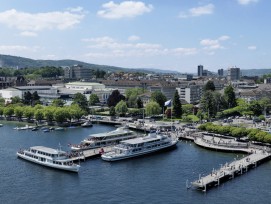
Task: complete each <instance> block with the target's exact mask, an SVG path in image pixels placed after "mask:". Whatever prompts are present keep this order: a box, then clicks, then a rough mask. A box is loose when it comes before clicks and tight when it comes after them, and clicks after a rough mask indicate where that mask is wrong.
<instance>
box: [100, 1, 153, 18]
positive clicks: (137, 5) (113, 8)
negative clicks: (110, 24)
mask: <svg viewBox="0 0 271 204" xmlns="http://www.w3.org/2000/svg"><path fill="white" fill-rule="evenodd" d="M102 7H103V10H100V11H98V12H97V15H98V16H100V17H103V18H108V19H120V18H133V17H136V16H139V15H142V14H144V13H149V12H151V11H152V9H153V6H152V5H151V4H149V5H145V3H143V2H141V1H124V2H121V3H120V4H117V3H114V1H110V2H108V3H105V4H103V5H102Z"/></svg>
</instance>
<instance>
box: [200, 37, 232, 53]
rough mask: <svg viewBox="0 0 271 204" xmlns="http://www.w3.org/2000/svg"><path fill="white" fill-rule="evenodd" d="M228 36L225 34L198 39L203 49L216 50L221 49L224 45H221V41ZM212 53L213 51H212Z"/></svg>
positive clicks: (227, 38)
mask: <svg viewBox="0 0 271 204" xmlns="http://www.w3.org/2000/svg"><path fill="white" fill-rule="evenodd" d="M229 39H230V37H229V36H227V35H223V36H221V37H219V38H218V39H215V40H213V39H203V40H201V41H200V45H202V46H204V47H203V49H205V50H217V49H223V48H224V47H223V46H222V45H221V41H226V40H229ZM212 54H213V52H212Z"/></svg>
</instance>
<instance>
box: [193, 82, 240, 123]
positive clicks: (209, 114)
mask: <svg viewBox="0 0 271 204" xmlns="http://www.w3.org/2000/svg"><path fill="white" fill-rule="evenodd" d="M203 91H204V93H203V96H202V98H201V100H200V110H199V112H198V116H199V118H201V119H203V118H205V119H209V118H213V117H215V116H216V115H217V114H218V113H219V112H221V111H223V110H225V109H230V108H234V107H235V106H236V105H237V103H236V98H235V93H234V88H233V87H232V86H231V85H229V86H227V87H226V88H225V89H224V94H223V95H222V94H221V93H219V92H217V91H215V86H214V83H213V81H208V82H207V83H206V85H205V86H204V90H203Z"/></svg>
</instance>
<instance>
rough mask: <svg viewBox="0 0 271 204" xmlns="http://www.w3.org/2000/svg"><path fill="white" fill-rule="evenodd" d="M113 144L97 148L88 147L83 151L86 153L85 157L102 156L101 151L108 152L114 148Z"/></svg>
mask: <svg viewBox="0 0 271 204" xmlns="http://www.w3.org/2000/svg"><path fill="white" fill-rule="evenodd" d="M112 147H113V146H107V147H99V148H95V149H88V150H83V151H82V153H83V155H84V158H85V159H87V158H90V157H97V156H100V155H101V153H103V152H108V151H111V150H112Z"/></svg>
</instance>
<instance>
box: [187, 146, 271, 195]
mask: <svg viewBox="0 0 271 204" xmlns="http://www.w3.org/2000/svg"><path fill="white" fill-rule="evenodd" d="M270 157H271V154H270V153H268V152H266V151H263V150H256V153H253V154H250V155H249V156H247V157H244V158H242V159H240V160H234V161H233V162H231V163H226V164H225V165H223V166H222V165H221V168H220V169H218V170H215V169H213V170H212V172H211V173H210V174H208V175H207V176H204V177H201V176H200V175H199V179H198V180H196V181H194V182H191V184H192V186H193V187H196V188H197V189H201V190H203V191H207V190H208V189H209V188H211V187H214V186H219V185H220V184H221V183H222V182H225V181H228V180H230V179H233V178H234V177H236V176H239V175H242V174H243V173H245V172H247V171H248V170H250V169H252V168H256V167H257V165H258V164H260V163H262V162H264V161H265V160H268V159H270Z"/></svg>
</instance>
